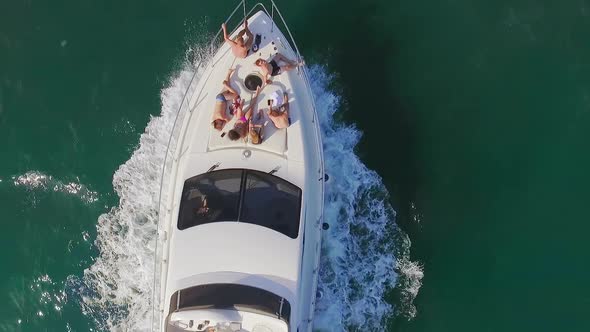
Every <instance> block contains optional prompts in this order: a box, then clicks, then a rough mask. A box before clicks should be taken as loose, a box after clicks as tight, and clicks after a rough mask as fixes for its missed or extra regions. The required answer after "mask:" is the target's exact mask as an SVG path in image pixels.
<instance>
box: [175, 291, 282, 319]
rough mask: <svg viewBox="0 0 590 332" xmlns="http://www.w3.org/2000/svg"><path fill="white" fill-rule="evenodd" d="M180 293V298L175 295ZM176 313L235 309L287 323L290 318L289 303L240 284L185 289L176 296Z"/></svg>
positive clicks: (271, 294) (273, 295)
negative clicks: (200, 309) (192, 309)
mask: <svg viewBox="0 0 590 332" xmlns="http://www.w3.org/2000/svg"><path fill="white" fill-rule="evenodd" d="M176 294H177V295H176ZM172 300H177V301H178V306H177V307H176V306H175V307H176V310H182V309H185V308H199V307H200V308H216V309H227V308H236V309H238V310H244V311H251V312H256V313H263V314H267V315H271V316H274V317H277V318H279V319H281V320H283V321H285V322H286V323H287V324H288V323H289V316H290V315H291V305H290V304H289V301H287V300H285V299H284V298H282V297H280V296H278V295H275V294H273V293H271V292H269V291H266V290H263V289H260V288H256V287H251V286H244V285H237V284H210V285H199V286H194V287H189V288H185V289H183V290H180V291H178V292H176V293H175V295H173V298H172Z"/></svg>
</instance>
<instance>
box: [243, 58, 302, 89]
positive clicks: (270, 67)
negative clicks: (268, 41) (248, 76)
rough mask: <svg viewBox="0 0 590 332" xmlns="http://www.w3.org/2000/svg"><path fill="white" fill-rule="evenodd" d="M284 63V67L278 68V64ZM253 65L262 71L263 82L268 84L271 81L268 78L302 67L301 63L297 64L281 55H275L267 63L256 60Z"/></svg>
mask: <svg viewBox="0 0 590 332" xmlns="http://www.w3.org/2000/svg"><path fill="white" fill-rule="evenodd" d="M281 61H282V62H284V63H286V65H283V66H279V62H281ZM254 64H255V65H256V66H258V67H260V68H261V69H262V72H263V73H264V81H265V82H266V83H268V84H270V83H271V81H270V80H269V79H268V76H269V75H270V76H277V75H280V74H282V73H284V72H287V71H289V70H293V69H295V68H297V67H299V66H303V61H301V62H299V63H297V62H295V61H293V60H289V58H287V57H286V56H284V55H282V54H281V53H277V54H275V55H274V56H273V57H272V59H271V60H270V62H269V61H266V60H263V59H258V60H256V62H254Z"/></svg>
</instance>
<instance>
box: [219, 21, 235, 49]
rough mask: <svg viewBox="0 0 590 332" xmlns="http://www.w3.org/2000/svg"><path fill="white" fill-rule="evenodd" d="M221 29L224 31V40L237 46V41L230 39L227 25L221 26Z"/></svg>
mask: <svg viewBox="0 0 590 332" xmlns="http://www.w3.org/2000/svg"><path fill="white" fill-rule="evenodd" d="M221 29H222V30H223V39H224V40H225V41H226V42H228V43H230V44H236V42H235V41H233V40H231V39H229V37H228V36H227V26H226V25H225V23H223V24H221Z"/></svg>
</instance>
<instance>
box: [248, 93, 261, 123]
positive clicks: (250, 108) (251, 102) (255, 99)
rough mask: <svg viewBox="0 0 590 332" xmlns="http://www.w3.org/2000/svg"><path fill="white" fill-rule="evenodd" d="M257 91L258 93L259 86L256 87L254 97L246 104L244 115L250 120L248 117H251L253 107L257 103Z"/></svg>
mask: <svg viewBox="0 0 590 332" xmlns="http://www.w3.org/2000/svg"><path fill="white" fill-rule="evenodd" d="M259 93H260V87H258V88H256V94H255V95H254V97H252V100H250V105H248V111H246V115H244V116H245V117H246V119H248V120H250V118H251V117H252V113H253V112H254V108H255V107H256V106H257V104H258V94H259Z"/></svg>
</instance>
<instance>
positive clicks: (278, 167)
mask: <svg viewBox="0 0 590 332" xmlns="http://www.w3.org/2000/svg"><path fill="white" fill-rule="evenodd" d="M279 169H281V166H277V167H275V168H273V170H272V171H270V172H268V174H270V175H273V174H275V173H276V172H278V171H279Z"/></svg>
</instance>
